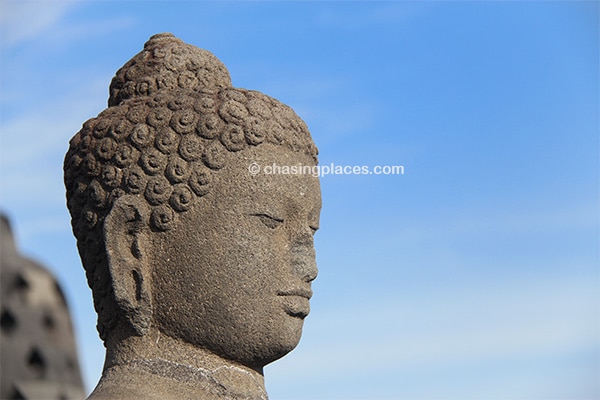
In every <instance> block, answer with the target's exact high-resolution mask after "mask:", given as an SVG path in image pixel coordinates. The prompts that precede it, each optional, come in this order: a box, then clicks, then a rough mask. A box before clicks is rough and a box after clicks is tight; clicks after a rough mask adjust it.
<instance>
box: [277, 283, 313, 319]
mask: <svg viewBox="0 0 600 400" xmlns="http://www.w3.org/2000/svg"><path fill="white" fill-rule="evenodd" d="M312 294H313V293H312V290H310V289H303V288H295V289H291V290H286V291H281V292H278V293H277V295H278V296H281V297H283V298H284V301H283V308H284V310H285V312H286V313H287V314H288V315H290V316H292V317H297V318H306V316H307V315H308V313H309V312H310V303H309V300H310V298H311V297H312Z"/></svg>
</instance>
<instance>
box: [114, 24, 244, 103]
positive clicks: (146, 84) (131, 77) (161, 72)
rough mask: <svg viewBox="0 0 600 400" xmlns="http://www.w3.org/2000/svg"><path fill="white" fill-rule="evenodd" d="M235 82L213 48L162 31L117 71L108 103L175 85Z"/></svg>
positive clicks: (207, 87) (211, 87)
mask: <svg viewBox="0 0 600 400" xmlns="http://www.w3.org/2000/svg"><path fill="white" fill-rule="evenodd" d="M231 86H232V85H231V78H230V76H229V72H228V71H227V68H226V67H225V65H223V63H222V62H221V61H219V59H218V58H217V57H215V56H214V55H213V54H212V53H211V52H210V51H207V50H203V49H199V48H198V47H196V46H192V45H189V44H186V43H184V42H183V41H182V40H181V39H178V38H176V37H175V36H174V35H173V34H172V33H159V34H156V35H153V36H152V37H150V39H149V40H148V41H147V42H146V44H144V50H142V51H141V52H140V53H138V54H136V55H135V56H134V57H133V58H132V59H131V60H129V61H128V62H127V63H126V64H125V65H123V67H121V69H119V70H118V71H117V73H116V76H115V77H114V78H113V80H112V82H111V84H110V98H109V99H108V106H109V107H111V106H117V105H119V104H121V103H122V102H123V101H125V100H128V99H131V98H135V97H143V96H152V95H154V94H156V93H158V92H160V91H165V90H172V89H174V88H181V89H190V90H197V91H201V90H218V89H222V88H227V87H231Z"/></svg>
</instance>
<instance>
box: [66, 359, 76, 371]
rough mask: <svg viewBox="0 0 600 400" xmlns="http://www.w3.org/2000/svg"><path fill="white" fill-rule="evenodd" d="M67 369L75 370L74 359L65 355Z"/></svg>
mask: <svg viewBox="0 0 600 400" xmlns="http://www.w3.org/2000/svg"><path fill="white" fill-rule="evenodd" d="M67 369H69V371H75V361H73V359H72V358H71V357H67Z"/></svg>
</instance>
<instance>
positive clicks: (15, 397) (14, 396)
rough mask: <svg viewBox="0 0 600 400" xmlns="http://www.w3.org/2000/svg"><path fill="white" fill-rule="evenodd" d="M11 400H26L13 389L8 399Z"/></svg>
mask: <svg viewBox="0 0 600 400" xmlns="http://www.w3.org/2000/svg"><path fill="white" fill-rule="evenodd" d="M8 398H9V399H11V400H26V399H25V396H23V394H21V392H19V390H17V389H14V390H13V392H12V394H11V395H10V396H9V397H8Z"/></svg>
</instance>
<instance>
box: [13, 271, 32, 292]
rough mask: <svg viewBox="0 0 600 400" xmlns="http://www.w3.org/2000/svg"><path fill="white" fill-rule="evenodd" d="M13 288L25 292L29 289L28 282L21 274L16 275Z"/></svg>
mask: <svg viewBox="0 0 600 400" xmlns="http://www.w3.org/2000/svg"><path fill="white" fill-rule="evenodd" d="M15 287H16V288H17V289H19V290H25V289H28V288H29V282H27V279H25V277H24V276H23V275H22V274H18V275H17V280H16V282H15Z"/></svg>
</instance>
